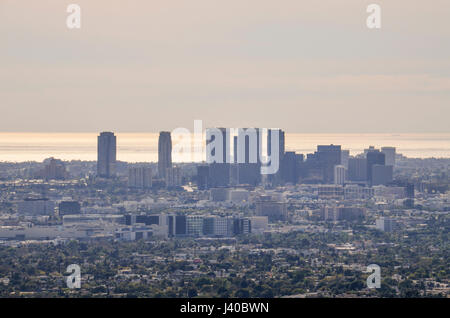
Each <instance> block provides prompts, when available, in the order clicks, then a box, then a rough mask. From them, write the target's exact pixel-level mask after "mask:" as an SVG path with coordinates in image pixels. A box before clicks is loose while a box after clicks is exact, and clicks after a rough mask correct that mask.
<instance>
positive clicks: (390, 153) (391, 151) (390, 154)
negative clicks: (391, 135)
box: [381, 147, 396, 166]
mask: <svg viewBox="0 0 450 318" xmlns="http://www.w3.org/2000/svg"><path fill="white" fill-rule="evenodd" d="M381 152H382V153H384V155H385V156H386V166H395V153H396V149H395V147H382V148H381Z"/></svg>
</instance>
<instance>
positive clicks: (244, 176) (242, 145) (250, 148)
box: [234, 128, 262, 185]
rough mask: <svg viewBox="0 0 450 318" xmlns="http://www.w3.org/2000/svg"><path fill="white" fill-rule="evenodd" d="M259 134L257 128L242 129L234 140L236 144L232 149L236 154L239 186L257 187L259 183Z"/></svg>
mask: <svg viewBox="0 0 450 318" xmlns="http://www.w3.org/2000/svg"><path fill="white" fill-rule="evenodd" d="M261 134H262V131H261V129H259V128H242V129H239V131H238V136H237V138H235V139H234V140H235V142H237V146H235V148H234V149H235V151H236V153H237V161H238V169H239V173H238V175H239V184H250V185H257V184H259V183H260V182H261V150H262V147H261V141H262V140H261ZM235 156H236V154H235Z"/></svg>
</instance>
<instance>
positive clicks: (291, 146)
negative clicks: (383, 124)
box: [0, 132, 450, 162]
mask: <svg viewBox="0 0 450 318" xmlns="http://www.w3.org/2000/svg"><path fill="white" fill-rule="evenodd" d="M97 135H98V133H9V132H0V161H1V162H26V161H38V162H40V161H42V160H44V159H45V158H49V157H55V158H58V159H62V160H82V161H93V160H96V159H97ZM116 135H117V146H118V150H117V159H118V160H120V161H126V162H156V161H157V147H158V134H157V133H116ZM173 142H174V144H176V143H177V141H176V140H174V141H173ZM320 144H336V145H342V149H348V150H350V154H351V155H356V154H358V153H361V152H362V151H363V150H364V149H365V148H368V147H369V146H370V145H373V146H375V147H382V146H392V147H396V148H397V153H400V154H403V155H404V156H406V157H408V158H432V157H434V158H450V133H404V134H402V133H395V134H394V133H392V134H387V133H351V134H350V133H349V134H339V133H336V134H332V133H320V134H317V133H310V134H306V133H287V134H286V150H287V151H296V152H298V153H303V154H307V153H312V152H314V150H315V149H316V146H317V145H320ZM174 161H175V162H190V161H191V160H186V158H174Z"/></svg>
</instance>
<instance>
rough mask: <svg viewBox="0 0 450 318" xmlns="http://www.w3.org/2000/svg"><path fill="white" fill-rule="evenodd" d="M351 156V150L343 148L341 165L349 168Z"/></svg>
mask: <svg viewBox="0 0 450 318" xmlns="http://www.w3.org/2000/svg"><path fill="white" fill-rule="evenodd" d="M349 158H350V150H345V149H342V151H341V165H343V166H344V167H345V169H348V159H349Z"/></svg>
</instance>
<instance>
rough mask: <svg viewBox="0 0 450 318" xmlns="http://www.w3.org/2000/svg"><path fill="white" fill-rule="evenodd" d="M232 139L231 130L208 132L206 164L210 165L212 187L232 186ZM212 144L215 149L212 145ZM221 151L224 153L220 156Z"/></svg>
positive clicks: (210, 129) (216, 129)
mask: <svg viewBox="0 0 450 318" xmlns="http://www.w3.org/2000/svg"><path fill="white" fill-rule="evenodd" d="M216 135H217V136H216ZM216 137H217V138H218V139H217V140H216ZM219 137H221V140H220V138H219ZM230 139H231V136H230V129H229V128H208V129H207V130H206V147H207V148H206V149H207V151H206V162H208V163H209V186H210V187H223V186H228V185H229V184H230V173H231V170H230V167H231V163H230V162H231V161H232V158H231V142H230ZM213 142H214V143H213ZM211 143H213V145H214V147H213V146H212V145H210V144H211ZM210 147H211V148H210ZM220 151H222V155H220Z"/></svg>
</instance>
